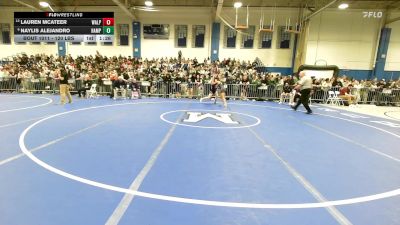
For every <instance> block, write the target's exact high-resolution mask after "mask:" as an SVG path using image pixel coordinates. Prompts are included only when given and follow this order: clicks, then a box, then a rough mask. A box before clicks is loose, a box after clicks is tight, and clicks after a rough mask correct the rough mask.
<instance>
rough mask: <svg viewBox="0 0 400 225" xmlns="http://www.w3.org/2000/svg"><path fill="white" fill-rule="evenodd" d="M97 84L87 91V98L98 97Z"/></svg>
mask: <svg viewBox="0 0 400 225" xmlns="http://www.w3.org/2000/svg"><path fill="white" fill-rule="evenodd" d="M96 87H97V84H92V85H91V86H90V89H89V90H88V91H87V93H86V96H87V98H98V97H99V96H98V94H97V90H96Z"/></svg>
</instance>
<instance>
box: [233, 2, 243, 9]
mask: <svg viewBox="0 0 400 225" xmlns="http://www.w3.org/2000/svg"><path fill="white" fill-rule="evenodd" d="M242 5H243V3H242V2H235V4H233V7H235V8H240V7H242Z"/></svg>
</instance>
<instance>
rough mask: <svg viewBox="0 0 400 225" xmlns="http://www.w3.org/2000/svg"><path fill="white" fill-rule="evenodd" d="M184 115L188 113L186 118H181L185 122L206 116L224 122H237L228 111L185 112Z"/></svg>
mask: <svg viewBox="0 0 400 225" xmlns="http://www.w3.org/2000/svg"><path fill="white" fill-rule="evenodd" d="M186 115H188V117H187V119H184V120H183V122H186V123H197V122H199V121H201V120H204V119H206V118H211V119H214V120H217V121H220V122H222V123H225V124H239V122H237V121H234V120H233V119H232V114H230V113H212V114H211V113H201V112H186Z"/></svg>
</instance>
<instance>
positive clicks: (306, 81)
mask: <svg viewBox="0 0 400 225" xmlns="http://www.w3.org/2000/svg"><path fill="white" fill-rule="evenodd" d="M299 77H300V80H299V81H298V82H297V86H296V89H300V94H301V96H300V100H298V101H297V103H296V105H295V106H291V107H292V109H294V110H297V108H298V107H299V105H300V104H303V105H304V108H306V110H307V114H311V113H312V110H311V109H310V106H309V105H308V102H309V100H310V92H311V88H312V79H311V77H309V76H306V73H305V72H304V71H301V72H300V73H299Z"/></svg>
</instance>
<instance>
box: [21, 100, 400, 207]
mask: <svg viewBox="0 0 400 225" xmlns="http://www.w3.org/2000/svg"><path fill="white" fill-rule="evenodd" d="M161 103H162V104H166V103H172V102H136V103H121V104H111V105H102V106H93V107H88V108H81V109H76V110H71V111H67V112H63V113H58V114H54V115H50V116H48V117H45V118H43V119H41V120H39V121H36V122H35V123H33V124H31V125H30V126H28V127H27V128H26V129H25V130H24V131H23V132H22V133H21V135H20V137H19V146H20V148H21V151H22V152H23V153H24V154H25V155H26V156H27V157H29V158H30V159H31V160H32V161H33V162H35V163H37V164H38V165H40V166H41V167H43V168H45V169H47V170H49V171H51V172H53V173H56V174H58V175H60V176H63V177H65V178H69V179H72V180H75V181H78V182H81V183H84V184H87V185H91V186H95V187H98V188H103V189H107V190H111V191H116V192H121V193H127V194H131V195H135V196H140V197H144V198H151V199H157V200H163V201H171V202H179V203H186V204H197V205H206V206H219V207H235V208H258V209H300V208H322V207H329V206H338V205H350V204H356V203H362V202H369V201H374V200H378V199H384V198H389V197H394V196H397V195H400V188H398V189H394V190H391V191H387V192H382V193H378V194H373V195H366V196H361V197H355V198H348V199H341V200H333V201H325V202H311V203H285V204H283V203H277V204H270V203H245V202H227V201H212V200H202V199H192V198H183V197H178V196H169V195H161V194H154V193H148V192H143V191H134V190H130V189H127V188H122V187H118V186H113V185H109V184H105V183H101V182H97V181H94V180H90V179H87V178H82V177H79V176H77V175H74V174H71V173H67V172H65V171H63V170H60V169H58V168H56V167H53V166H51V165H49V164H47V163H45V162H44V161H42V160H40V159H39V158H37V157H36V156H35V155H33V154H32V153H31V152H30V151H29V149H27V148H26V146H25V136H26V135H27V133H28V132H29V131H30V130H31V129H32V128H34V127H35V126H36V125H38V124H40V123H43V122H45V121H47V120H49V119H51V118H55V117H60V116H63V115H67V114H70V113H74V112H80V111H85V110H92V109H101V108H106V107H117V106H122V105H138V104H161ZM173 103H188V102H187V101H186V102H185V101H179V102H173ZM190 103H192V104H193V102H190ZM231 105H246V106H249V107H251V106H255V107H264V108H272V109H280V110H290V109H285V108H279V107H272V106H261V105H251V104H235V103H231ZM315 115H318V116H327V117H332V118H336V119H340V120H345V121H349V122H353V123H356V124H360V125H364V126H367V127H370V128H374V129H377V130H379V131H384V132H385V133H388V134H391V135H392V136H395V137H397V138H400V136H398V135H396V134H394V133H391V132H389V131H386V130H383V129H381V128H378V127H374V126H371V125H369V124H365V123H361V122H358V121H353V120H350V119H345V118H341V117H336V116H332V115H325V114H319V113H315Z"/></svg>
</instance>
